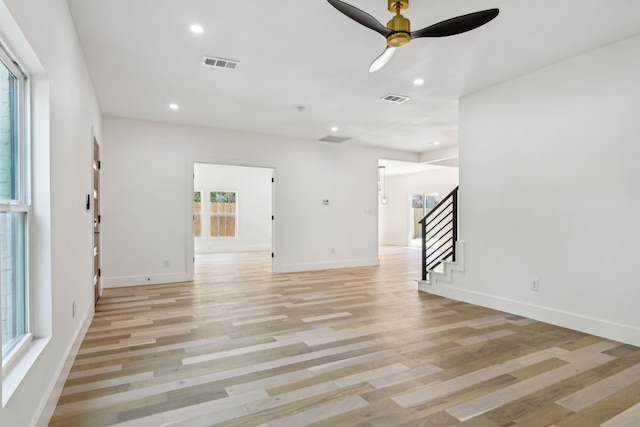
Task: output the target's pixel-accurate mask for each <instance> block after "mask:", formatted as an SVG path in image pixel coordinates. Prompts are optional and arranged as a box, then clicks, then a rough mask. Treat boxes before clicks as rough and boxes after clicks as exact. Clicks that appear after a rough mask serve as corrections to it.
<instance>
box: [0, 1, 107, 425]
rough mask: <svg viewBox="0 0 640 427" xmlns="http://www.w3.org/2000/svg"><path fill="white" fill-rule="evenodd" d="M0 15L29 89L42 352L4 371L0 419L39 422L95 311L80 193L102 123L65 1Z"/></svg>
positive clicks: (36, 313) (13, 4)
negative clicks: (10, 387) (9, 386)
mask: <svg viewBox="0 0 640 427" xmlns="http://www.w3.org/2000/svg"><path fill="white" fill-rule="evenodd" d="M0 15H1V19H2V26H0V33H2V37H3V38H4V39H5V40H6V41H8V42H9V44H10V47H14V48H17V53H18V54H19V59H20V60H21V61H22V62H23V65H25V67H26V68H27V70H28V71H29V72H30V73H31V75H32V83H33V85H34V91H33V93H32V96H33V108H34V109H35V113H34V114H35V117H34V119H35V120H34V123H33V126H34V127H33V129H32V134H33V137H34V141H33V153H32V155H33V168H32V169H33V170H32V180H33V216H32V224H31V239H32V240H31V244H32V254H31V255H32V257H31V263H32V264H31V286H32V292H33V293H34V295H35V299H34V305H35V306H34V310H33V319H32V326H33V329H34V333H35V338H36V339H35V344H34V346H33V347H32V348H39V350H40V351H41V352H40V353H39V357H38V358H37V359H36V360H34V361H33V364H32V365H31V368H30V369H29V370H28V371H27V370H26V369H23V368H24V366H20V367H18V369H16V370H11V371H10V372H6V371H5V372H3V375H5V376H9V377H13V376H14V374H16V373H17V372H18V371H22V372H21V373H24V372H27V373H26V375H24V376H23V378H22V380H21V381H20V383H19V385H18V386H17V388H16V389H15V392H14V393H13V395H12V396H11V398H10V399H9V400H8V402H7V403H6V405H5V406H4V407H2V408H1V409H0V420H2V421H1V422H0V424H2V425H3V426H5V425H6V426H15V427H22V426H28V425H33V424H34V423H35V422H36V420H38V418H39V417H40V415H41V414H43V412H44V415H43V417H42V418H41V419H40V424H42V425H46V423H47V422H48V419H49V415H50V411H51V410H52V408H53V405H55V403H56V400H57V396H58V395H57V393H59V391H60V387H61V385H62V384H61V383H60V382H57V379H58V377H59V376H60V374H61V373H62V375H63V376H65V374H66V372H64V369H68V365H65V362H66V361H67V355H68V354H69V352H70V351H71V350H72V347H73V345H74V343H75V339H76V338H77V336H78V334H79V333H80V332H81V331H82V328H83V327H84V326H86V322H87V320H88V319H89V318H90V317H91V314H92V312H93V311H92V309H93V303H92V289H93V273H92V266H93V264H92V262H93V227H92V214H91V211H87V210H86V209H85V197H86V195H87V194H89V193H90V190H91V179H92V173H91V158H92V157H91V156H92V145H91V143H92V129H93V132H94V133H95V135H96V136H97V137H98V139H100V126H101V123H100V111H99V109H98V106H97V102H96V97H95V94H94V91H93V87H92V84H91V81H90V78H89V75H88V72H87V69H86V65H85V62H84V58H83V55H82V51H81V49H80V45H79V43H78V40H77V36H76V33H75V27H74V25H73V22H72V20H71V16H70V13H69V10H68V7H67V3H66V1H64V0H31V1H24V0H0ZM13 20H15V21H13ZM11 21H13V23H11ZM20 34H22V36H23V37H24V39H23V40H22V41H23V42H24V46H21V47H20V46H16V45H17V44H20V40H19V39H21V35H20ZM21 55H23V56H21ZM73 301H75V302H76V306H77V314H76V316H75V317H72V311H71V307H72V302H73ZM30 355H32V352H29V353H28V354H27V357H25V358H23V359H21V360H23V361H25V360H27V359H28V357H30ZM20 376H22V375H20ZM5 380H7V378H6V377H5ZM3 385H4V384H3ZM5 391H6V390H5V387H3V393H5ZM2 397H3V400H6V398H7V397H8V396H7V394H6V393H5V394H3V396H2Z"/></svg>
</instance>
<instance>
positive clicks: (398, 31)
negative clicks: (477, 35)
mask: <svg viewBox="0 0 640 427" xmlns="http://www.w3.org/2000/svg"><path fill="white" fill-rule="evenodd" d="M327 1H328V2H329V4H331V6H333V7H335V8H336V9H338V10H339V11H340V12H342V13H344V14H345V15H347V16H348V17H349V18H351V19H353V20H354V21H356V22H357V23H359V24H362V25H364V26H365V27H367V28H371V29H372V30H373V31H376V32H378V33H380V34H382V35H383V36H384V38H386V39H387V47H386V48H385V50H384V52H382V55H380V56H379V57H377V58H376V59H375V60H374V61H373V62H372V63H371V66H370V67H369V72H370V73H374V72H376V71H378V70H379V69H381V68H382V67H384V66H385V65H386V64H387V62H389V60H390V59H391V57H392V56H393V54H394V53H395V51H396V49H397V48H399V47H401V46H404V45H405V44H407V43H409V42H410V41H411V40H413V39H417V38H420V37H446V36H453V35H455V34H461V33H464V32H467V31H470V30H473V29H475V28H478V27H480V26H482V25H484V24H486V23H487V22H489V21H491V20H492V19H493V18H495V17H496V16H498V13H499V12H500V11H499V10H498V9H487V10H482V11H480V12H474V13H469V14H467V15H462V16H458V17H455V18H451V19H447V20H445V21H442V22H438V23H437V24H433V25H430V26H428V27H426V28H423V29H421V30H417V31H411V26H410V22H409V20H408V19H407V18H405V17H404V16H402V15H401V14H400V12H402V11H403V10H406V9H407V8H408V7H409V0H387V1H388V3H389V5H388V9H389V12H392V13H395V14H396V15H395V16H394V17H393V18H392V19H391V20H390V21H389V22H388V23H387V26H386V27H385V26H384V25H382V24H381V23H380V22H378V20H376V18H374V17H373V16H371V15H369V14H368V13H367V12H364V11H362V10H360V9H358V8H357V7H355V6H351V5H350V4H347V3H345V2H343V1H340V0H327Z"/></svg>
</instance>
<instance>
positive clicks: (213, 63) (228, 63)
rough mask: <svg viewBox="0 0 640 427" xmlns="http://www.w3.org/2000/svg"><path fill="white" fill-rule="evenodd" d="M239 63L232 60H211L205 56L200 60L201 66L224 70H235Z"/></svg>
mask: <svg viewBox="0 0 640 427" xmlns="http://www.w3.org/2000/svg"><path fill="white" fill-rule="evenodd" d="M238 64H240V61H234V60H232V59H222V58H211V57H208V56H205V57H204V59H203V60H202V65H207V66H209V67H216V68H226V69H227V70H236V69H237V68H238Z"/></svg>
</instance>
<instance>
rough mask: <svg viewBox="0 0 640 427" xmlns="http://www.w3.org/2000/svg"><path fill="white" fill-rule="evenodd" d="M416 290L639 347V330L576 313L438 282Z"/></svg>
mask: <svg viewBox="0 0 640 427" xmlns="http://www.w3.org/2000/svg"><path fill="white" fill-rule="evenodd" d="M420 290H421V291H424V292H428V293H430V294H434V295H439V296H441V297H445V298H451V299H454V300H456V301H462V302H466V303H469V304H474V305H480V306H482V307H488V308H492V309H494V310H500V311H504V312H507V313H511V314H516V315H518V316H524V317H527V318H529V319H534V320H538V321H541V322H546V323H551V324H553V325H557V326H561V327H564V328H569V329H573V330H575V331H580V332H584V333H587V334H591V335H596V336H600V337H604V338H608V339H611V340H615V341H621V342H625V343H628V344H631V345H635V346H640V330H639V329H636V328H633V327H631V326H627V325H622V324H619V323H613V322H609V321H606V320H602V319H596V318H593V317H588V316H583V315H580V314H577V313H570V312H567V311H562V310H555V309H552V308H549V307H543V306H539V305H535V304H527V303H524V302H521V301H516V300H512V299H508V298H502V297H498V296H495V295H489V294H485V293H480V292H473V291H470V290H467V289H460V288H456V287H454V286H451V285H444V284H441V283H438V284H437V285H431V286H421V285H420Z"/></svg>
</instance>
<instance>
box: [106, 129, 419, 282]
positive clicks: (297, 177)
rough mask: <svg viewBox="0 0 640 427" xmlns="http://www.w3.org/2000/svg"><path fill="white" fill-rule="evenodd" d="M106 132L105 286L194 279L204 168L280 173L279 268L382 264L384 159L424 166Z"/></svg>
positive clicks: (273, 144)
mask: <svg viewBox="0 0 640 427" xmlns="http://www.w3.org/2000/svg"><path fill="white" fill-rule="evenodd" d="M103 133H104V144H103V152H102V154H103V161H104V164H105V166H104V167H103V170H102V171H103V175H102V176H103V181H102V182H103V191H102V195H103V198H102V203H103V204H102V207H103V215H104V217H105V218H106V219H105V221H104V222H103V225H102V226H103V229H102V231H103V238H102V239H103V240H102V244H103V251H102V254H103V270H102V271H103V280H104V282H103V283H104V284H105V286H124V285H137V284H144V283H165V282H170V281H179V280H189V279H190V277H191V275H192V274H193V273H192V271H193V264H192V255H193V237H192V227H193V220H192V210H193V178H192V174H193V164H194V163H212V164H226V165H239V166H252V167H266V168H272V169H274V176H275V183H274V187H273V191H274V195H275V196H274V199H275V206H274V212H275V230H276V231H275V234H274V235H273V247H274V252H275V262H274V270H275V271H277V272H278V271H282V272H284V271H304V270H315V269H323V268H339V267H352V266H361V265H376V264H377V263H378V217H377V206H378V203H377V173H378V159H379V158H381V157H384V158H392V159H394V160H406V161H416V160H417V155H416V154H412V153H404V152H394V151H386V150H375V149H368V148H364V147H358V146H355V145H349V144H331V143H323V142H319V141H303V140H298V139H291V138H283V137H273V136H268V135H260V134H251V133H245V132H234V131H224V130H216V129H206V128H197V127H189V126H177V125H167V124H160V123H153V122H146V121H138V120H129V119H122V118H116V117H108V116H107V117H103ZM323 200H329V204H328V205H325V204H324V203H323ZM163 260H169V265H170V267H168V268H164V267H163Z"/></svg>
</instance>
